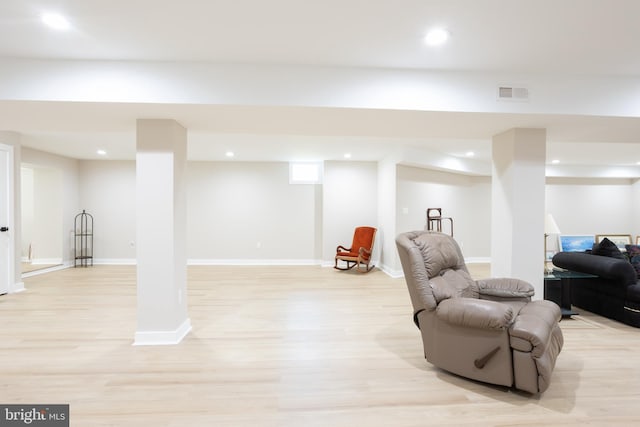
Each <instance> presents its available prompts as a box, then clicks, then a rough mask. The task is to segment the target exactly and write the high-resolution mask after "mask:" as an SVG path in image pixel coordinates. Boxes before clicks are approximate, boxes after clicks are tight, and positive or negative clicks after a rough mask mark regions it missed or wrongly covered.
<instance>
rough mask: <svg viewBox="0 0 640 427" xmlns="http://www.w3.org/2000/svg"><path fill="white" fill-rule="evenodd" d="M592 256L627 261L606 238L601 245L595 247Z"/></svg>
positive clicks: (597, 244)
mask: <svg viewBox="0 0 640 427" xmlns="http://www.w3.org/2000/svg"><path fill="white" fill-rule="evenodd" d="M591 254H592V255H601V256H608V257H611V258H618V259H626V257H625V256H624V254H623V253H622V252H621V251H620V249H618V247H617V246H616V244H615V243H613V242H612V241H611V240H609V239H607V238H606V237H605V238H604V239H602V241H601V242H600V243H596V244H595V245H593V249H592V250H591Z"/></svg>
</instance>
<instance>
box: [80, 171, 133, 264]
mask: <svg viewBox="0 0 640 427" xmlns="http://www.w3.org/2000/svg"><path fill="white" fill-rule="evenodd" d="M80 176H81V180H80V211H82V209H85V210H86V211H87V213H89V214H91V215H93V221H94V229H93V246H94V249H93V256H94V258H95V260H94V261H95V262H98V263H100V262H133V261H134V260H135V258H136V248H135V240H136V163H135V161H104V160H83V161H80Z"/></svg>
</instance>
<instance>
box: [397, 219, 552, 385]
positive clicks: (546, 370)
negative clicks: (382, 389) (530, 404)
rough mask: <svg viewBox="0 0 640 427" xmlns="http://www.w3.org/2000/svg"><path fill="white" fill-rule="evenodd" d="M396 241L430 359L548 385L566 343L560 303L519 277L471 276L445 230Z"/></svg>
mask: <svg viewBox="0 0 640 427" xmlns="http://www.w3.org/2000/svg"><path fill="white" fill-rule="evenodd" d="M396 245H397V247H398V252H399V254H400V260H401V261H402V269H403V270H404V276H405V280H406V282H407V286H408V288H409V294H410V296H411V303H412V304H413V318H414V322H415V323H416V325H417V326H418V328H419V329H420V332H421V334H422V343H423V347H424V354H425V358H426V359H427V360H428V361H429V362H431V363H432V364H433V365H435V366H437V367H439V368H442V369H444V370H447V371H449V372H452V373H455V374H458V375H461V376H464V377H467V378H472V379H474V380H478V381H483V382H487V383H491V384H498V385H503V386H507V387H515V388H517V389H520V390H524V391H527V392H530V393H540V392H543V391H545V390H546V389H547V387H549V383H550V381H551V373H552V372H553V368H554V367H555V363H556V358H557V357H558V354H559V353H560V350H561V349H562V344H563V342H564V341H563V337H562V331H561V330H560V327H559V325H558V322H559V321H560V318H561V316H560V308H559V307H558V306H557V305H556V304H554V303H553V302H550V301H544V300H537V301H531V296H533V294H534V290H533V287H532V286H531V285H530V284H529V283H527V282H524V281H522V280H518V279H487V280H477V281H474V280H473V279H472V278H471V276H470V275H469V272H468V270H467V267H466V265H465V263H464V258H463V257H462V252H461V251H460V248H459V246H458V244H457V243H456V241H455V240H453V238H452V237H450V236H448V235H446V234H443V233H438V232H433V231H415V232H409V233H403V234H400V235H399V236H398V237H397V238H396ZM541 274H542V272H541Z"/></svg>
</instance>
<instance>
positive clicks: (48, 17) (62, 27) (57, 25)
mask: <svg viewBox="0 0 640 427" xmlns="http://www.w3.org/2000/svg"><path fill="white" fill-rule="evenodd" d="M41 19H42V22H43V23H44V24H45V25H46V26H47V27H49V28H52V29H54V30H58V31H67V30H68V29H70V28H71V23H70V22H69V20H68V19H67V18H65V17H64V16H62V15H60V14H59V13H44V14H42V16H41Z"/></svg>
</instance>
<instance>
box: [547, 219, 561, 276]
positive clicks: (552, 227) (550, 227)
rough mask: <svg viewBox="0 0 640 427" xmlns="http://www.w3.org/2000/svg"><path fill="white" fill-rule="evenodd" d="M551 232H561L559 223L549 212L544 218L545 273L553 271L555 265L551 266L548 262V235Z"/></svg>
mask: <svg viewBox="0 0 640 427" xmlns="http://www.w3.org/2000/svg"><path fill="white" fill-rule="evenodd" d="M550 234H560V229H559V228H558V224H556V221H555V220H554V219H553V216H552V215H551V214H547V216H546V217H545V219H544V273H545V274H549V273H551V272H552V271H553V267H549V266H548V264H547V237H548V236H549V235H550Z"/></svg>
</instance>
